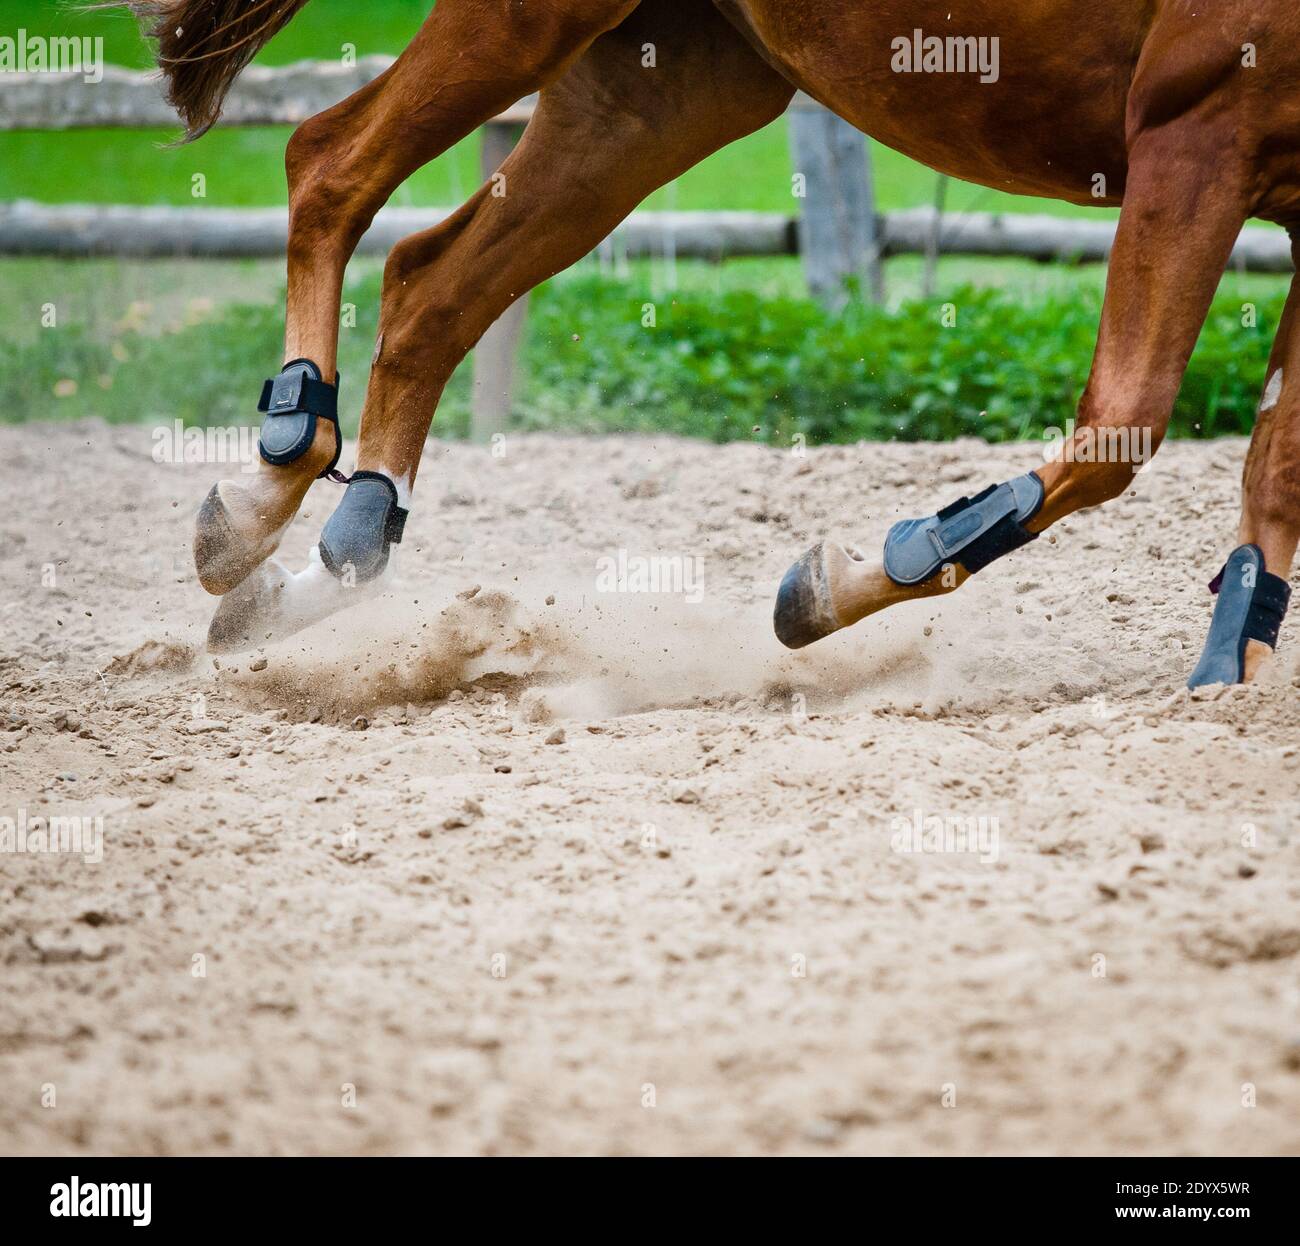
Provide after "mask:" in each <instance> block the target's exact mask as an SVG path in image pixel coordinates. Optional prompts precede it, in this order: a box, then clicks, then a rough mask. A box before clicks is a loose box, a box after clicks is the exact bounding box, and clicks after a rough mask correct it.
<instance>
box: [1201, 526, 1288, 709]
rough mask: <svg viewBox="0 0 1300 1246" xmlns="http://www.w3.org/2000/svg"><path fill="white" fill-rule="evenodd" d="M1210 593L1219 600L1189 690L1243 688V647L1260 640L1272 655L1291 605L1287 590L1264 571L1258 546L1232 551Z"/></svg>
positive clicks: (1240, 547) (1244, 546) (1215, 578)
mask: <svg viewBox="0 0 1300 1246" xmlns="http://www.w3.org/2000/svg"><path fill="white" fill-rule="evenodd" d="M1210 592H1212V593H1214V594H1215V595H1216V596H1217V597H1218V599H1219V600H1218V601H1217V602H1216V603H1215V607H1214V618H1213V619H1212V620H1211V621H1210V634H1209V636H1207V637H1206V640H1205V649H1204V651H1203V652H1202V654H1201V660H1200V662H1198V663H1197V665H1196V669H1195V670H1194V671H1193V672H1192V677H1191V678H1190V679H1189V680H1188V681H1187V686H1188V687H1189V688H1199V687H1201V686H1202V685H1204V684H1239V683H1241V682H1242V681H1243V680H1244V679H1245V677H1246V645H1247V643H1248V642H1249V641H1252V640H1258V641H1260V642H1261V643H1262V644H1265V645H1267V646H1268V647H1269V648H1270V649H1276V648H1277V638H1278V633H1279V632H1280V631H1281V630H1282V620H1283V619H1285V618H1286V612H1287V608H1288V607H1289V606H1290V604H1291V586H1290V585H1289V584H1288V583H1287V582H1286V581H1285V580H1284V579H1282V577H1281V576H1276V575H1274V574H1273V573H1272V572H1271V571H1265V570H1264V552H1263V550H1261V549H1260V548H1259V546H1258V545H1241V546H1238V547H1237V548H1236V549H1234V550H1233V551H1232V553H1231V554H1229V555H1228V561H1227V562H1226V563H1224V564H1223V570H1222V571H1220V572H1219V574H1218V575H1216V576H1215V577H1214V579H1213V580H1212V581H1211V583H1210Z"/></svg>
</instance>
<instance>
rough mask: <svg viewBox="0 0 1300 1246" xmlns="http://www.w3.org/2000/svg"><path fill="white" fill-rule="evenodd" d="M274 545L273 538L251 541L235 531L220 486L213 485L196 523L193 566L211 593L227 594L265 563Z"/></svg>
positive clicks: (273, 549)
mask: <svg viewBox="0 0 1300 1246" xmlns="http://www.w3.org/2000/svg"><path fill="white" fill-rule="evenodd" d="M275 547H276V541H275V540H274V539H272V540H269V541H260V542H258V543H256V544H250V543H249V542H248V541H247V540H245V538H244V537H242V536H241V535H240V534H239V533H238V532H236V531H235V529H234V526H233V525H232V524H231V522H230V514H229V512H228V511H227V510H226V504H225V502H223V501H222V500H221V486H220V485H219V484H216V485H213V486H212V491H211V492H210V493H209V494H208V496H207V497H206V498H204V499H203V505H202V506H200V507H199V514H198V518H197V519H196V520H195V522H194V568H195V570H196V571H197V572H198V574H199V583H200V584H202V585H203V587H204V588H205V589H206V590H207V591H208V592H209V593H211V594H212V595H213V596H214V597H224V596H226V594H227V593H229V592H230V591H231V590H232V589H234V588H235V587H236V586H237V585H239V584H241V583H243V581H244V580H246V579H247V578H248V577H249V575H250V574H252V572H253V571H255V570H256V569H257V567H258V566H259V565H260V564H261V563H263V562H265V561H266V559H267V558H268V557H269V556H270V555H271V554H273V553H274V552H275Z"/></svg>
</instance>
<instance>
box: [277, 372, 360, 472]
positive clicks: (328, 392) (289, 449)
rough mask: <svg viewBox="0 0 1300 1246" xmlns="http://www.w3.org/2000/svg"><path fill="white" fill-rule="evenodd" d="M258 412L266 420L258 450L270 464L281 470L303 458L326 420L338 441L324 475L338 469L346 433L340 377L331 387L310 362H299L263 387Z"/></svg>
mask: <svg viewBox="0 0 1300 1246" xmlns="http://www.w3.org/2000/svg"><path fill="white" fill-rule="evenodd" d="M257 409H258V410H259V411H261V412H262V414H263V415H264V416H265V417H266V418H265V419H264V420H263V421H262V435H261V437H260V439H259V441H258V446H257V448H258V452H259V453H260V454H261V456H262V458H263V459H265V460H266V461H267V462H268V463H271V464H272V465H274V466H276V467H280V466H283V465H284V464H285V463H293V462H295V461H296V460H298V459H300V458H302V456H303V455H304V454H306V453H307V451H308V450H310V449H311V446H312V442H313V441H314V440H315V439H316V421H317V420H318V419H323V420H329V421H330V422H331V423H332V424H333V425H334V432H335V438H334V457H333V459H332V460H331V461H330V465H329V466H328V467H327V468H326V469H325V470H324V471H323V472H321V475H322V476H328V475H329V474H330V473H331V472H332V471H333V470H334V469H335V467H337V466H338V461H339V455H340V454H341V453H342V450H343V434H342V432H341V431H340V429H339V390H338V383H337V378H336V380H335V384H333V385H330V384H329V383H328V382H327V381H325V380H323V379H322V378H321V372H320V369H319V368H318V367H317V366H316V365H315V364H314V363H312V361H311V360H310V359H295V360H294V361H293V362H292V363H287V364H285V366H284V369H283V371H281V373H280V375H279V376H275V377H272V378H271V379H270V380H269V381H267V382H266V384H265V385H263V386H262V397H261V398H260V400H259V401H258V404H257Z"/></svg>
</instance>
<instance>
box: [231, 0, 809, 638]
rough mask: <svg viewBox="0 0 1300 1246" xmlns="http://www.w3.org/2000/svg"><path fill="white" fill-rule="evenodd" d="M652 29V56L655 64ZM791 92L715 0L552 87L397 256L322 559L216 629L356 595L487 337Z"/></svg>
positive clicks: (288, 620)
mask: <svg viewBox="0 0 1300 1246" xmlns="http://www.w3.org/2000/svg"><path fill="white" fill-rule="evenodd" d="M646 44H653V45H654V48H655V61H656V64H655V65H654V66H650V65H646V64H644V63H643V61H644V59H645V53H644V47H645V45H646ZM792 94H793V88H792V87H791V86H790V85H789V84H788V83H786V82H785V81H784V80H783V79H781V78H780V77H779V76H778V75H777V74H776V73H774V72H773V71H772V70H771V69H769V68H768V67H767V66H766V65H765V64H764V63H763V62H762V61H761V60H760V59H759V58H758V57H757V55H756V54H755V53H754V52H753V51H751V49H750V48H749V45H748V44H747V43H745V42H744V40H743V39H742V38H741V37H740V36H739V35H738V34H737V33H736V32H735V31H734V30H733V29H732V28H731V27H730V26H729V25H727V24H726V23H725V22H724V21H723V20H722V19H721V18H720V17H719V16H718V15H717V13H716V12H715V11H714V10H713V8H712V7H711V6H710V5H709V4H708V3H707V2H705V0H673V2H672V3H665V4H656V5H653V6H645V7H643V8H641V9H639V10H637V12H635V13H634V14H632V16H631V17H629V18H628V20H627V21H626V22H625V23H624V24H623V25H622V26H620V27H619V28H618V29H617V30H615V31H612V32H610V33H609V34H607V35H605V36H604V37H602V38H601V39H598V40H597V41H596V42H595V43H594V44H592V46H591V47H590V48H589V49H588V51H587V53H586V55H585V56H583V57H582V59H581V60H579V61H578V62H577V63H576V64H575V65H574V66H573V67H572V68H571V69H570V70H569V71H568V73H567V74H565V75H564V76H563V77H562V78H561V79H559V80H558V81H556V82H555V83H553V84H552V85H551V86H549V87H547V88H546V89H545V90H543V92H542V95H541V100H540V101H539V104H538V108H537V112H536V115H535V116H534V117H533V119H532V121H531V123H530V124H529V126H528V129H527V131H526V132H525V134H524V137H523V139H522V140H521V141H520V143H519V146H518V147H517V148H516V149H515V150H514V152H512V153H511V155H510V156H509V157H508V158H507V159H506V161H505V162H504V163H503V164H502V166H501V169H500V170H499V174H498V177H497V178H496V179H495V180H494V184H493V185H491V186H485V187H483V188H481V189H480V190H479V191H478V192H477V194H475V195H474V197H473V198H472V199H471V200H470V201H469V202H468V203H467V204H466V205H465V206H464V207H463V208H462V209H461V210H460V211H459V212H457V213H456V214H455V215H454V216H452V217H450V218H449V219H448V220H446V221H444V222H443V223H442V224H441V225H439V226H437V227H436V228H434V229H431V230H428V231H426V232H424V233H421V234H416V235H415V236H413V237H411V238H408V239H406V240H405V241H403V242H402V243H400V244H399V245H398V246H397V247H395V248H394V249H393V252H392V254H391V255H390V256H389V259H388V264H387V267H386V269H385V273H384V296H383V313H382V316H381V321H380V333H379V343H378V347H377V349H376V352H375V362H374V366H373V368H372V371H371V376H370V388H369V390H368V392H367V395H366V408H365V413H364V415H363V416H362V420H361V437H360V444H359V447H358V452H357V462H358V466H359V468H360V469H361V470H362V472H363V473H367V475H365V476H363V479H362V480H360V481H358V482H356V483H355V484H352V485H350V486H349V487H348V492H347V494H345V495H344V499H343V501H342V502H340V504H339V507H338V509H337V510H336V511H335V513H334V515H333V516H332V517H331V518H330V521H329V523H327V524H326V526H325V531H324V532H323V533H322V538H321V545H320V557H319V558H315V559H313V560H312V562H311V564H310V565H309V566H308V567H307V569H306V570H305V571H303V572H301V573H300V574H299V575H297V576H292V577H290V576H286V575H284V574H283V573H278V574H277V575H274V576H271V575H268V576H267V577H266V582H265V584H264V585H262V586H260V588H259V587H257V586H254V583H253V580H251V579H250V591H249V594H248V600H246V601H245V600H239V601H236V600H235V598H236V597H242V595H243V594H244V590H243V589H242V588H241V590H240V594H236V595H232V598H229V599H227V602H229V603H230V608H229V609H227V602H223V603H222V608H221V609H220V610H219V611H218V613H217V617H216V618H215V619H214V620H213V629H212V633H210V643H215V645H217V646H218V647H225V646H227V645H228V646H230V647H243V646H244V645H246V644H247V643H248V641H249V640H250V639H256V640H257V641H259V642H260V641H261V640H263V639H265V638H267V636H268V635H271V634H284V633H285V632H287V631H290V630H293V629H294V628H296V627H299V626H301V625H303V623H304V622H305V621H308V620H309V619H310V618H313V617H321V616H323V615H325V614H328V613H330V612H331V611H332V610H335V609H338V608H339V607H340V606H342V605H346V604H348V603H349V601H350V600H355V599H356V596H357V594H356V590H355V589H351V590H348V589H342V588H341V587H340V586H341V584H343V583H344V582H345V581H343V580H341V579H340V578H337V572H338V571H340V570H342V569H344V568H347V569H348V570H349V571H350V572H351V575H352V581H353V582H354V583H356V584H362V583H363V582H364V581H366V580H367V579H368V578H369V577H370V576H372V575H378V574H379V573H380V572H381V571H382V570H383V568H384V566H385V565H386V563H387V560H388V553H389V545H390V542H391V536H392V533H391V527H390V523H391V520H392V518H393V516H394V514H395V513H396V512H395V510H394V508H395V507H400V508H402V509H405V508H406V507H408V505H409V499H410V496H411V492H412V489H413V486H414V481H415V474H416V469H417V467H418V465H419V461H420V455H421V452H422V451H423V449H424V443H425V438H426V436H427V434H428V429H429V421H430V419H431V417H432V415H433V412H434V408H435V407H436V405H437V402H438V399H439V397H440V395H441V393H442V390H443V387H444V386H445V385H446V383H447V380H448V378H449V377H450V376H451V374H452V372H453V371H454V370H455V368H456V366H457V364H459V363H460V361H461V360H462V359H463V358H464V357H465V355H466V354H467V352H468V351H469V350H470V349H471V348H472V347H473V345H474V343H475V342H476V341H478V339H479V337H480V336H481V335H482V334H483V333H484V332H485V331H486V330H487V329H488V327H489V326H490V325H491V324H492V323H493V321H494V320H496V318H497V317H498V316H499V315H500V314H501V313H502V312H503V311H504V310H505V309H506V308H507V307H508V306H510V304H511V303H512V302H514V301H515V299H517V298H518V297H519V296H520V295H522V294H524V293H525V292H526V291H527V290H529V289H531V288H532V287H533V286H534V285H536V284H537V283H538V282H540V281H543V280H545V279H546V278H547V277H550V276H552V275H553V274H555V273H557V272H560V271H561V270H563V269H565V268H567V267H568V266H569V265H571V264H573V263H574V262H575V261H576V260H578V259H581V258H582V257H583V256H584V255H587V254H588V253H589V252H590V251H592V250H593V249H594V248H595V247H596V246H597V245H598V244H599V243H600V242H601V240H602V239H603V238H605V237H606V236H607V235H608V234H609V233H610V232H611V231H612V230H613V229H614V228H615V226H616V225H618V223H619V222H620V221H621V220H622V219H623V218H624V217H625V216H626V215H627V214H628V213H629V212H630V211H631V210H632V209H633V208H634V207H635V206H636V205H637V204H638V203H640V201H641V200H642V199H644V198H645V196H646V195H648V194H649V193H650V192H651V191H653V190H654V189H656V188H657V187H659V186H661V185H663V184H664V183H665V182H668V181H670V180H672V179H673V178H674V177H677V176H679V175H680V174H681V173H683V172H685V171H686V170H687V169H688V168H690V167H691V166H692V165H693V164H695V163H696V162H697V161H699V160H701V159H703V158H704V157H705V156H707V155H709V154H710V153H712V152H713V151H716V150H717V149H718V148H719V147H722V146H725V145H726V144H727V143H730V142H732V141H734V140H735V139H738V138H741V137H742V136H743V135H745V134H748V133H750V132H751V131H753V130H756V129H758V128H759V127H760V126H763V125H765V124H767V123H768V122H769V121H771V120H773V119H774V118H776V117H777V116H779V115H780V113H781V112H782V110H783V109H784V108H785V106H786V105H787V104H788V103H789V100H790V97H791V95H792ZM498 189H500V190H503V191H504V194H499V193H494V191H496V190H498ZM267 566H268V567H271V566H273V564H270V563H268V564H267ZM331 572H333V573H334V574H331ZM250 633H251V636H250Z"/></svg>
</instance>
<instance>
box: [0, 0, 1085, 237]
mask: <svg viewBox="0 0 1300 1246" xmlns="http://www.w3.org/2000/svg"><path fill="white" fill-rule="evenodd" d="M431 7H432V5H431V4H430V3H429V0H365V3H359V2H358V0H314V2H313V3H312V4H311V5H310V6H309V7H308V8H307V9H306V10H304V12H303V13H301V14H300V15H299V16H298V17H297V18H296V19H295V20H294V21H293V22H292V23H290V25H289V26H288V27H287V28H286V29H285V30H284V31H282V32H281V33H280V35H278V36H277V37H276V38H275V39H274V40H273V41H272V43H271V44H270V45H269V46H268V47H267V49H266V50H265V51H264V53H263V54H262V56H261V57H260V58H259V59H260V60H261V61H262V62H263V63H266V64H286V63H289V62H292V61H298V60H305V59H312V60H330V59H337V58H338V57H339V56H340V55H341V54H342V49H343V46H344V45H345V44H353V45H355V47H356V50H357V54H358V55H361V56H365V55H368V54H371V53H387V54H391V55H395V54H396V53H398V52H400V51H401V50H402V48H403V47H405V45H406V43H407V42H408V40H409V39H410V37H411V35H412V34H413V33H414V32H415V31H416V30H417V29H418V27H419V25H420V23H421V22H422V21H423V20H424V17H425V16H426V14H427V13H428V11H429V10H430V8H431ZM20 26H25V27H26V28H27V29H28V30H29V31H31V32H32V33H40V34H45V35H64V34H82V35H102V36H103V37H104V39H105V56H106V59H107V60H108V61H109V62H110V63H112V64H119V65H130V66H135V67H140V68H144V67H150V66H151V64H152V62H151V61H150V59H149V54H148V51H147V48H146V46H145V44H144V43H143V42H142V41H141V39H140V37H139V35H138V33H137V30H136V27H135V23H134V21H133V20H132V19H131V18H130V16H129V15H127V14H125V13H92V14H84V13H78V12H76V11H73V10H71V9H69V8H66V7H63V6H60V5H57V4H55V3H53V0H46V4H45V6H44V7H43V8H42V9H41V11H40V12H39V14H33V13H32V4H31V0H0V32H13V31H16V30H17V29H18V28H19V27H20ZM175 134H176V132H175V131H162V130H106V131H73V132H67V133H41V134H36V133H13V134H0V200H8V199H35V200H38V201H41V202H46V203H75V202H86V201H91V202H101V203H136V204H174V205H185V204H190V205H192V204H194V203H195V202H196V201H195V200H194V198H193V197H192V192H191V187H192V183H193V175H194V174H195V173H202V174H203V176H204V178H205V179H206V183H207V185H206V191H207V193H206V197H205V198H204V199H203V200H201V202H202V203H203V204H205V205H210V206H212V207H243V206H265V205H274V204H281V203H284V202H285V200H286V189H285V179H284V145H285V141H286V140H287V138H288V135H289V131H288V130H287V129H285V128H280V127H271V128H265V129H234V128H231V129H222V128H221V127H218V128H217V129H216V130H214V131H213V132H211V133H210V134H208V135H207V136H206V137H205V138H203V139H202V140H201V141H200V142H198V143H197V144H194V145H192V146H189V147H185V148H171V149H168V148H165V147H164V146H163V144H166V143H168V142H169V141H170V140H171V139H173V138H174V137H175ZM478 146H479V145H478V139H477V138H476V137H471V138H469V139H467V140H465V141H464V142H462V143H460V144H458V145H457V146H456V147H455V148H453V149H452V150H451V151H449V152H447V153H446V154H445V155H443V156H442V157H440V158H439V159H438V160H435V161H433V162H432V163H431V164H430V165H429V166H427V167H426V168H425V169H423V170H421V171H420V172H418V173H417V174H415V176H414V177H412V178H411V179H410V181H409V182H408V183H407V184H406V185H405V186H403V187H401V188H400V189H399V190H398V191H397V193H396V194H395V195H394V197H393V202H394V203H399V204H404V205H428V204H437V205H444V204H456V203H460V202H462V201H463V200H464V199H465V198H466V197H467V196H468V195H469V194H470V192H471V191H472V190H473V189H474V188H475V187H477V186H478V184H479V182H480V180H481V179H480V177H479V172H478ZM872 153H873V162H874V168H875V173H876V182H877V200H878V203H879V205H880V207H881V209H882V210H885V211H889V210H893V209H896V208H903V207H914V206H916V205H918V204H923V203H929V202H930V201H931V200H932V198H933V195H934V185H935V175H934V173H933V172H932V171H931V170H930V169H927V168H925V167H924V166H922V165H919V164H916V163H915V162H914V161H911V160H909V159H907V158H906V157H905V156H901V155H899V154H898V153H897V152H893V151H890V150H889V149H888V148H885V147H881V146H880V145H878V144H873V146H872ZM948 202H949V207H950V208H951V209H953V210H956V211H969V210H977V211H1010V212H1048V213H1051V214H1053V215H1060V216H1078V215H1089V214H1092V211H1093V210H1091V209H1088V208H1079V207H1075V206H1073V205H1070V204H1065V203H1059V202H1056V201H1054V200H1041V199H1028V198H1021V197H1018V196H1015V195H1007V194H1004V193H1001V192H998V191H993V190H987V189H985V188H982V187H978V186H972V185H970V184H968V183H964V182H954V183H952V185H951V187H950V191H949V200H948ZM647 206H650V207H668V206H672V207H676V208H678V209H681V210H684V211H685V210H694V209H706V208H734V209H752V210H757V211H773V212H792V211H793V210H794V208H795V203H794V200H793V199H792V196H791V190H790V157H789V149H788V138H787V134H786V124H785V121H784V119H782V120H780V121H777V122H775V123H774V124H772V125H770V126H768V127H767V128H766V129H764V130H762V131H761V132H759V133H758V134H754V135H751V136H750V137H749V138H747V139H744V140H742V141H741V142H738V143H735V144H733V145H732V146H731V147H728V148H726V149H724V150H723V151H721V152H718V153H717V154H716V155H714V156H713V157H711V158H710V159H708V160H706V161H704V162H703V163H702V164H700V165H698V166H697V167H696V168H694V169H692V170H691V171H690V172H688V173H687V174H686V175H685V176H683V177H682V178H681V179H679V181H678V182H677V183H676V184H675V185H674V186H672V187H671V188H666V189H664V190H660V191H658V192H657V193H656V194H654V195H652V196H651V197H650V199H649V200H648V201H647Z"/></svg>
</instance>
